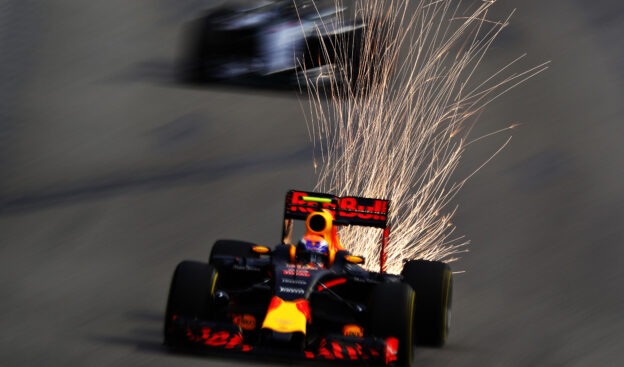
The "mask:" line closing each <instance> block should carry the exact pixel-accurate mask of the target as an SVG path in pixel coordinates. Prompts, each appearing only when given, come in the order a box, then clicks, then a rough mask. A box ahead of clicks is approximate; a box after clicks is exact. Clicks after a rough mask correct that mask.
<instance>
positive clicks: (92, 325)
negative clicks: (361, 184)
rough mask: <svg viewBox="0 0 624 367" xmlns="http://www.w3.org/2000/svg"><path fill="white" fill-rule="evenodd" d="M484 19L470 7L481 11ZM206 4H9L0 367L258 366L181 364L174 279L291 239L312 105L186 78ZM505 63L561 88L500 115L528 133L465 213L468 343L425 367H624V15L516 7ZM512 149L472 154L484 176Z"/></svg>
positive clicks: (292, 96)
mask: <svg viewBox="0 0 624 367" xmlns="http://www.w3.org/2000/svg"><path fill="white" fill-rule="evenodd" d="M466 1H467V0H466ZM214 3H215V2H211V1H195V0H156V1H154V0H152V1H147V0H136V1H121V0H109V1H100V2H92V1H89V2H86V1H80V0H49V1H35V0H3V1H1V2H0V27H1V28H0V85H1V88H0V274H1V276H0V300H1V301H0V361H1V362H0V364H2V365H3V366H32V365H36V364H39V365H47V366H53V365H59V366H77V365H84V366H100V365H101V366H109V365H114V366H126V365H127V366H150V367H155V366H169V365H172V364H175V365H177V366H195V365H196V366H205V365H216V364H219V365H232V366H248V365H251V364H252V363H253V362H251V361H245V360H237V359H217V360H213V359H204V358H200V357H197V356H178V355H171V354H168V353H166V351H165V350H164V349H163V348H162V347H161V345H160V343H161V330H162V314H163V311H164V306H165V301H166V299H165V298H166V294H167V288H168V285H169V280H170V276H171V273H172V271H173V269H174V267H175V265H176V264H177V263H178V262H179V261H180V260H183V259H199V260H201V259H206V258H207V256H208V253H209V250H210V246H211V245H212V243H213V242H214V241H215V240H216V239H218V238H239V239H245V240H252V241H256V242H259V243H264V244H274V243H276V242H278V241H279V235H280V229H281V227H280V218H281V213H282V203H283V196H284V194H285V192H286V191H287V190H288V189H290V188H300V189H311V188H313V186H314V182H315V177H314V170H313V165H312V143H311V141H310V138H309V136H308V131H307V128H306V125H305V122H304V111H303V109H302V104H303V105H305V103H306V102H305V99H301V97H298V96H297V94H296V93H294V92H289V91H271V90H259V89H257V88H254V89H247V88H241V87H231V86H223V85H210V86H204V87H189V86H188V85H182V84H179V83H177V82H176V81H175V78H174V73H173V69H174V64H175V60H176V57H177V55H178V51H179V45H180V36H181V29H182V26H183V25H184V24H185V23H186V22H187V21H189V20H190V19H192V18H193V17H194V16H196V15H197V13H198V12H199V11H201V10H202V9H203V8H204V7H205V6H213V5H214ZM515 7H517V11H516V13H515V14H514V16H513V18H512V24H511V26H510V27H509V28H507V29H506V30H505V32H504V33H503V34H502V36H501V38H500V39H499V40H498V41H497V43H496V44H495V47H494V49H493V50H492V52H491V53H490V55H489V57H488V59H487V60H485V62H484V64H483V67H484V70H490V69H491V70H495V69H496V68H498V67H500V66H501V65H502V64H505V63H506V62H508V61H510V60H511V59H513V58H515V57H517V56H519V55H521V54H523V53H525V52H526V53H527V57H526V59H525V61H523V63H524V65H526V66H533V65H536V64H538V63H541V62H543V61H547V60H551V61H552V64H551V67H550V69H549V70H548V71H547V72H545V73H543V74H540V75H539V76H537V77H535V78H534V79H532V80H530V81H529V82H528V83H526V84H524V85H522V86H520V87H518V88H516V89H514V90H512V91H511V92H509V93H508V94H506V95H505V96H504V97H502V98H501V99H500V100H498V101H497V102H496V103H494V104H492V105H490V106H489V108H488V110H487V112H486V113H485V114H484V115H483V116H482V118H481V121H480V124H479V125H478V126H477V128H476V129H475V132H474V136H475V137H478V136H482V135H484V134H487V133H489V132H491V131H495V130H498V129H500V128H504V127H506V126H508V125H510V124H512V123H520V124H521V126H519V127H518V128H517V129H514V130H512V131H511V134H512V135H513V139H512V142H511V144H510V145H509V146H508V147H507V148H506V149H505V150H504V151H503V152H502V153H501V154H499V155H498V156H497V157H496V159H494V160H493V161H492V162H491V163H489V164H488V165H486V166H485V168H483V169H482V170H481V171H480V172H479V173H478V174H477V175H475V176H474V177H473V178H472V179H471V180H470V181H469V182H468V184H467V186H466V187H465V188H464V190H463V191H462V192H461V193H460V195H459V197H458V198H457V200H456V204H457V205H459V212H458V215H457V217H456V220H455V224H456V225H457V227H458V234H465V235H466V237H467V238H468V239H470V240H471V241H472V244H471V245H470V246H469V248H470V253H467V254H465V256H464V257H463V259H462V260H461V261H459V262H456V263H454V264H453V266H454V269H455V270H465V273H462V274H458V275H457V276H456V278H455V294H454V305H453V306H454V314H453V325H452V331H451V336H450V338H449V343H448V345H447V347H445V348H444V349H442V350H432V349H419V350H418V351H417V357H416V358H417V361H416V364H417V365H427V366H448V365H453V366H618V365H622V364H624V357H622V354H621V350H622V349H624V331H623V330H624V317H622V310H623V309H624V285H623V284H624V282H622V280H623V277H622V276H623V273H624V270H623V268H624V267H623V265H624V264H623V263H622V260H623V258H624V247H623V245H622V239H623V237H624V236H623V234H624V233H623V225H622V224H623V222H624V194H622V190H621V188H622V187H623V186H624V167H623V165H622V155H623V154H624V149H623V148H622V144H621V139H622V137H623V136H624V131H623V127H622V118H623V117H624V108H623V107H622V103H621V101H622V94H623V93H622V92H623V90H624V74H623V72H622V70H623V67H624V48H623V47H622V41H621V37H622V36H623V35H624V3H622V2H621V1H616V0H601V1H589V0H552V1H540V0H526V1H522V2H512V1H508V0H507V1H504V0H503V1H501V2H500V4H498V5H496V7H495V9H496V10H497V15H499V16H501V17H502V16H504V15H505V14H508V13H509V12H510V11H512V10H513V8H515ZM507 137H508V135H506V134H499V135H495V136H494V137H492V138H489V139H484V140H481V141H480V142H478V143H475V144H473V145H471V149H470V151H469V153H468V155H467V156H466V159H465V161H464V165H462V168H461V169H460V171H461V172H460V174H461V173H464V174H466V173H469V172H470V171H471V170H472V169H474V168H475V167H477V166H478V165H479V164H480V163H482V162H483V161H484V160H485V159H487V158H488V157H489V156H490V155H491V154H492V153H493V152H494V151H495V150H496V149H497V148H498V147H499V146H500V144H501V143H502V142H503V141H504V140H505V139H506V138H507Z"/></svg>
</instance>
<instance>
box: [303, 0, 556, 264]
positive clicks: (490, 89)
mask: <svg viewBox="0 0 624 367" xmlns="http://www.w3.org/2000/svg"><path fill="white" fill-rule="evenodd" d="M471 3H474V2H471ZM494 3H495V1H483V2H481V1H479V2H477V4H476V5H474V6H473V8H472V9H470V10H466V9H467V8H466V7H464V4H462V2H461V1H457V0H437V1H436V0H422V1H418V2H416V1H409V0H357V1H356V2H355V4H354V5H355V6H354V11H355V14H356V15H357V16H360V17H361V18H362V19H364V20H365V22H366V23H367V27H366V28H365V30H364V32H363V35H362V46H361V49H360V50H355V51H353V43H350V42H345V43H343V44H333V45H326V49H325V50H324V52H325V54H326V55H330V54H332V53H334V54H336V55H338V59H339V60H349V58H348V57H346V55H347V54H349V53H351V52H353V53H354V54H356V55H358V54H359V59H360V64H359V65H360V67H359V68H355V66H354V65H356V63H355V62H353V63H352V62H341V61H339V64H340V65H339V70H341V75H339V76H338V77H335V78H333V79H332V83H331V85H330V87H329V88H328V87H324V88H323V87H320V86H318V85H317V84H315V83H314V82H313V81H312V82H310V81H309V82H308V89H309V90H311V91H312V92H311V93H310V94H309V96H310V97H309V105H310V111H311V114H310V118H309V119H308V121H307V123H308V128H309V129H310V134H311V137H312V139H313V141H314V143H315V147H316V149H315V151H316V152H317V153H316V155H317V156H316V157H315V169H316V172H317V175H318V181H317V184H316V187H315V189H316V190H319V191H323V192H325V191H326V192H331V193H334V194H336V195H339V196H340V195H360V196H365V197H379V198H386V199H390V200H391V201H392V207H391V217H390V218H389V220H390V223H391V224H392V232H391V237H390V243H389V247H388V249H387V265H388V268H387V271H389V272H391V273H398V272H400V271H401V268H402V264H403V260H404V259H417V258H421V259H428V260H442V261H446V262H451V261H454V260H456V259H457V258H458V255H459V254H460V253H462V252H464V251H466V245H467V244H468V241H467V240H465V238H464V237H461V236H457V235H455V234H454V232H455V226H454V225H453V223H452V221H451V220H452V218H453V216H454V214H455V211H456V207H451V202H452V200H453V198H454V197H455V196H456V194H457V192H458V191H459V190H460V189H461V188H462V186H463V185H464V184H465V182H466V180H468V178H469V177H470V176H472V174H471V175H469V176H468V177H465V178H463V179H459V180H456V179H454V178H453V176H452V175H453V173H454V171H455V169H456V168H457V167H458V164H459V162H460V160H461V158H462V155H463V154H464V152H465V149H466V148H467V146H468V145H469V144H470V140H469V133H470V130H471V127H472V126H473V125H474V123H475V122H476V121H477V119H478V117H479V115H480V113H481V112H482V111H483V109H484V108H485V107H486V106H487V105H488V104H489V103H490V102H492V101H493V100H495V99H496V98H497V97H499V96H500V95H501V94H503V93H505V92H506V91H508V90H509V89H511V88H513V87H514V86H516V85H518V84H520V83H522V82H524V81H526V80H527V79H529V78H530V77H532V76H534V75H536V74H538V73H540V72H541V71H543V70H545V69H546V67H547V66H546V64H541V65H538V66H535V67H533V68H529V69H526V70H524V71H522V72H519V73H516V72H513V71H511V69H512V66H514V65H515V64H516V63H517V62H518V60H520V59H521V58H518V59H516V60H513V61H511V62H510V63H509V64H508V65H507V66H505V67H504V68H502V69H501V70H498V71H497V72H495V73H493V74H489V75H486V76H483V74H482V72H481V70H480V69H479V65H480V63H481V62H482V60H483V58H484V57H485V56H486V54H487V51H488V49H489V48H490V47H491V45H492V43H493V42H494V40H495V39H496V38H497V36H498V35H499V34H500V32H501V31H502V30H503V29H504V28H505V27H507V25H508V24H509V22H508V21H509V18H506V19H502V20H500V21H492V20H489V19H488V13H489V11H490V8H491V6H493V5H494ZM341 5H342V4H341V3H340V2H339V1H338V2H337V3H336V6H337V7H341ZM352 68H355V69H352ZM352 75H357V77H354V78H352ZM340 79H344V80H349V79H351V83H347V84H344V83H341V82H340ZM512 127H513V126H509V127H507V128H504V129H501V131H505V130H507V129H511V128H512ZM508 142H509V140H507V142H506V143H504V144H503V146H501V147H500V149H502V148H503V147H504V146H505V145H506V144H507V143H508ZM500 149H499V150H498V151H500ZM498 151H497V152H495V153H494V154H493V155H492V156H494V155H496V153H498ZM490 159H491V158H490ZM488 161H489V159H488ZM485 163H487V162H484V164H485ZM479 168H480V167H479ZM479 168H477V169H476V170H475V171H474V172H473V174H474V173H475V172H476V171H478V169H479ZM340 235H341V238H342V242H343V244H345V245H346V246H347V247H348V248H349V250H350V251H352V252H353V253H357V254H362V255H364V256H365V257H367V258H369V259H371V260H372V259H377V258H378V256H379V249H380V246H379V242H377V241H376V240H377V239H379V232H378V230H375V229H369V228H362V227H347V228H343V229H341V232H340ZM368 265H369V266H370V267H371V268H374V267H375V266H376V265H375V261H370V262H369V264H368Z"/></svg>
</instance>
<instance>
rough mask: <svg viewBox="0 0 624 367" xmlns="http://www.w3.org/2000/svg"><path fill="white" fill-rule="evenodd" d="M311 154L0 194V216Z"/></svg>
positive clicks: (259, 167)
mask: <svg viewBox="0 0 624 367" xmlns="http://www.w3.org/2000/svg"><path fill="white" fill-rule="evenodd" d="M311 157H312V147H311V146H306V147H304V148H302V149H300V150H297V151H294V152H291V153H290V154H288V155H257V156H254V157H250V158H247V159H241V160H238V161H231V162H213V161H210V162H200V163H197V164H192V165H188V166H185V167H180V168H176V169H171V170H166V171H157V172H143V173H137V174H129V175H123V176H119V177H102V178H96V179H91V180H88V181H84V182H77V183H74V184H70V185H65V186H64V187H62V188H57V187H52V188H49V189H44V190H39V191H36V192H26V193H22V194H17V195H12V196H7V197H0V216H4V215H10V214H14V213H17V212H27V211H31V210H36V209H41V208H45V207H51V206H56V205H63V204H67V203H75V202H80V201H85V200H92V199H97V198H103V197H109V196H111V195H114V194H118V193H120V192H127V191H133V190H155V189H161V188H166V187H173V186H177V185H182V184H191V183H201V182H210V181H214V180H217V179H222V178H224V177H226V176H228V175H232V174H235V173H237V172H241V171H245V172H251V171H254V170H259V171H262V170H270V169H271V168H272V167H274V166H275V164H276V163H277V162H279V163H281V164H284V163H285V164H300V163H301V162H305V161H306V159H311Z"/></svg>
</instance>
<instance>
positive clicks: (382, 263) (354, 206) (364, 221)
mask: <svg viewBox="0 0 624 367" xmlns="http://www.w3.org/2000/svg"><path fill="white" fill-rule="evenodd" d="M322 209H326V210H328V211H329V212H331V213H332V215H333V217H334V224H337V225H347V226H348V225H356V226H367V227H376V228H381V229H383V233H382V237H381V251H380V255H379V271H380V272H382V273H383V272H385V271H386V248H387V246H388V239H389V237H390V226H389V224H388V210H389V209H390V200H384V199H372V198H364V197H358V196H346V197H338V196H335V195H331V194H325V193H318V192H308V191H298V190H290V191H289V192H288V194H286V206H285V207H284V227H283V230H282V242H283V243H290V241H291V236H292V221H293V219H300V220H305V219H306V218H307V217H308V215H309V214H310V213H312V212H314V211H319V210H322Z"/></svg>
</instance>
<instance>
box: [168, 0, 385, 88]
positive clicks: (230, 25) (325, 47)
mask: <svg viewBox="0 0 624 367" xmlns="http://www.w3.org/2000/svg"><path fill="white" fill-rule="evenodd" d="M347 9H348V8H346V7H337V6H336V4H335V3H334V2H333V1H319V0H315V1H312V0H294V1H293V0H279V1H255V2H250V1H246V2H243V1H238V2H234V3H232V2H231V3H230V4H228V5H224V6H221V7H219V8H217V9H213V10H210V11H208V12H207V13H206V14H204V15H203V16H201V17H200V18H199V19H197V20H195V21H194V22H192V24H191V26H190V27H188V30H187V31H185V45H184V49H183V53H182V58H181V62H180V75H181V77H182V79H183V80H184V81H187V82H193V83H196V82H206V81H219V80H220V81H236V80H239V81H241V80H250V79H254V78H255V79H254V80H263V81H267V82H268V81H271V82H275V83H278V84H282V85H287V86H306V85H307V84H306V82H310V83H311V85H314V86H323V85H325V84H327V83H330V80H332V78H330V77H329V76H330V75H333V80H335V81H336V82H337V83H338V84H340V85H342V84H343V83H344V82H348V83H352V84H354V83H355V82H356V80H357V77H358V74H359V70H360V61H359V60H360V53H361V43H362V34H363V33H362V32H363V30H364V28H365V27H366V26H367V25H366V24H365V22H364V21H363V20H362V19H358V18H356V17H355V16H350V15H348V13H349V12H347ZM376 54H381V53H380V52H377V53H376ZM345 79H349V80H345Z"/></svg>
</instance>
